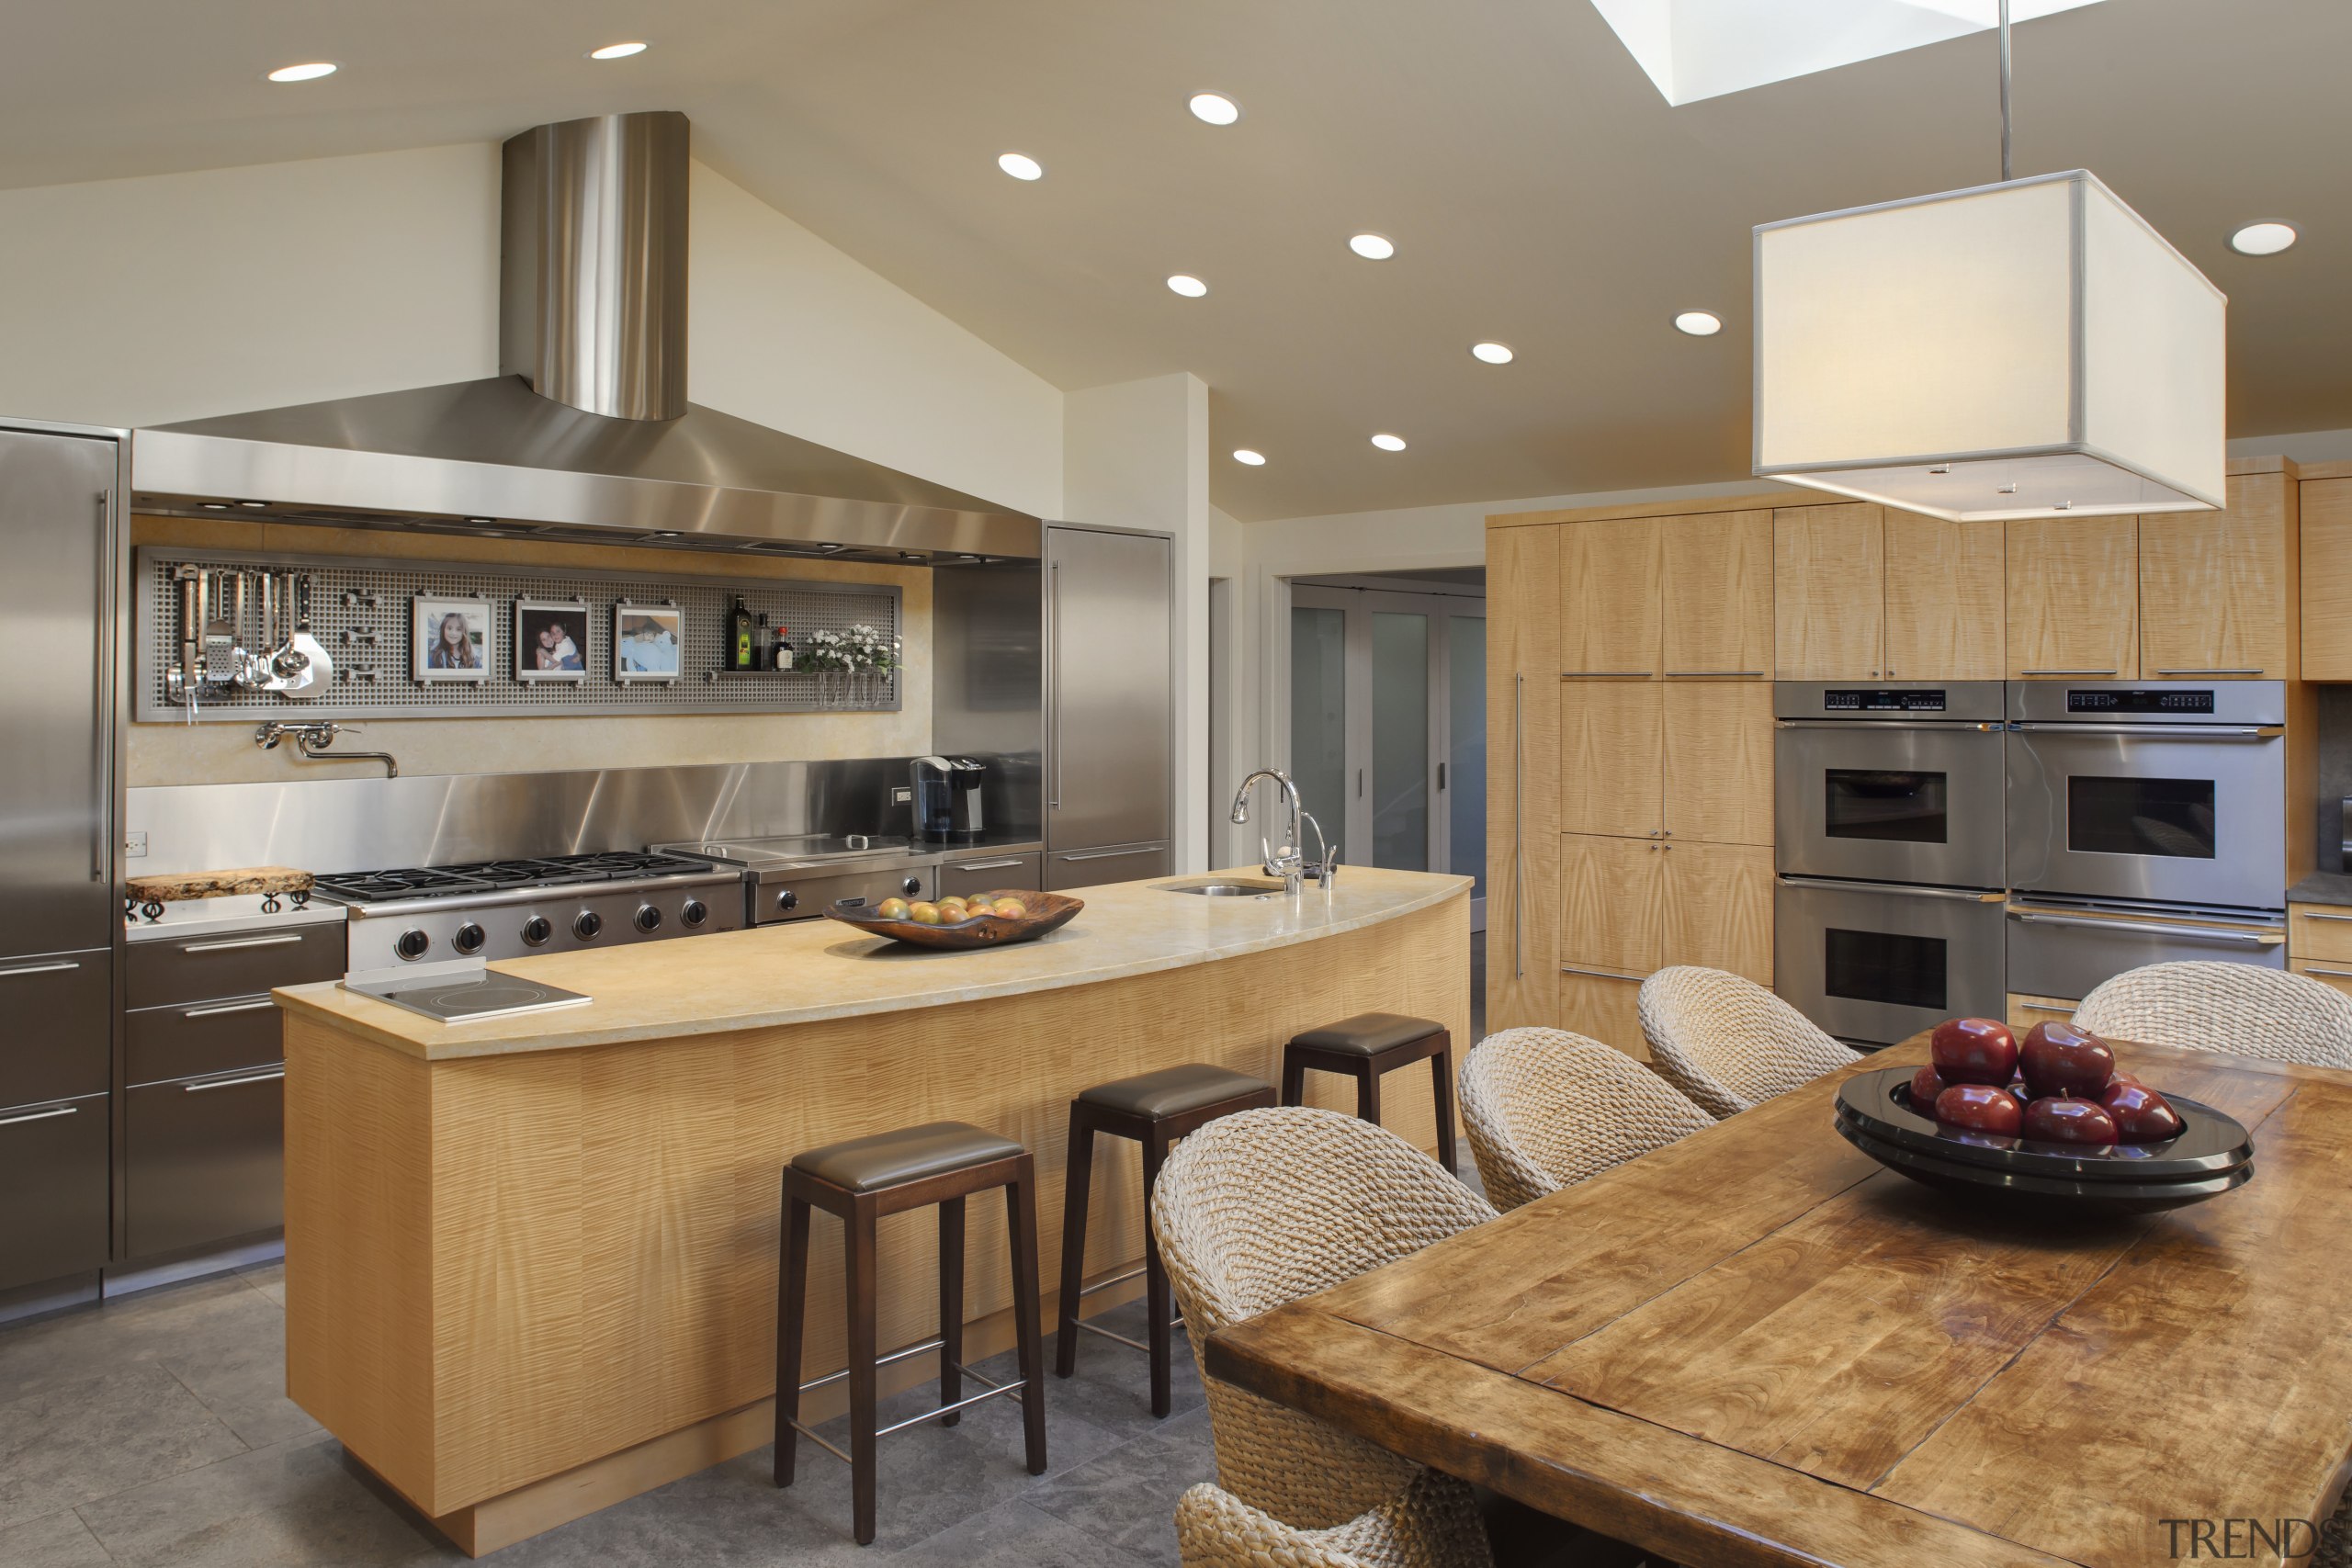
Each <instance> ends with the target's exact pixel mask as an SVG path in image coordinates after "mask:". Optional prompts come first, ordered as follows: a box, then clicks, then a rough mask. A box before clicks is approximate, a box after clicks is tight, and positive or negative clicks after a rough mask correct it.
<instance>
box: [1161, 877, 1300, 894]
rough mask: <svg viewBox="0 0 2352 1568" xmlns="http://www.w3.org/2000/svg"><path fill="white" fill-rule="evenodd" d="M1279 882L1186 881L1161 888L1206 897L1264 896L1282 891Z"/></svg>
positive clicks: (1166, 890) (1167, 891)
mask: <svg viewBox="0 0 2352 1568" xmlns="http://www.w3.org/2000/svg"><path fill="white" fill-rule="evenodd" d="M1282 890H1283V885H1282V884H1281V883H1279V882H1257V881H1251V882H1185V883H1178V884H1174V885H1171V886H1166V887H1163V888H1161V889H1160V891H1161V892H1162V893H1197V894H1199V895H1200V896H1201V897H1204V898H1263V897H1266V896H1267V895H1268V894H1270V893H1280V892H1281V891H1282Z"/></svg>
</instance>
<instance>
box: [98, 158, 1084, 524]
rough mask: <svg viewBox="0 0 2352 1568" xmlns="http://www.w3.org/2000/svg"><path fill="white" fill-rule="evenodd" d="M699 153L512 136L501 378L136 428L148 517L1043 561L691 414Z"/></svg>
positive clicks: (793, 445) (942, 492) (984, 517)
mask: <svg viewBox="0 0 2352 1568" xmlns="http://www.w3.org/2000/svg"><path fill="white" fill-rule="evenodd" d="M691 152H692V129H691V127H690V126H689V124H688V122H687V120H686V117H685V116H684V115H682V114H676V113H672V112H666V111H665V112H657V113H646V114H626V115H604V116H598V117H595V118H589V119H578V120H567V121H564V122H563V123H561V124H557V125H543V126H539V127H537V128H535V129H534V130H527V131H525V132H524V133H523V134H521V135H519V136H516V137H514V138H513V139H511V140H510V141H507V142H506V144H505V147H504V152H503V194H502V223H501V244H502V251H501V257H500V278H499V282H500V300H499V305H500V312H499V344H498V348H499V367H500V370H501V372H502V373H501V374H500V375H498V376H496V377H493V378H490V379H488V380H482V381H459V382H453V383H451V384H448V385H446V386H439V387H424V388H417V389H409V390H403V391H396V392H379V393H374V394H371V395H368V396H364V397H355V398H340V399H335V400H331V401H327V402H319V403H301V404H297V405H294V406H291V407H288V408H278V409H266V410H262V411H259V412H253V413H241V414H229V415H224V416H221V417H220V418H214V419H202V420H192V421H188V422H187V423H179V424H169V425H162V426H158V427H154V428H152V429H144V430H141V431H138V432H136V433H135V434H134V435H133V437H132V442H131V484H132V490H133V495H134V504H135V505H137V506H138V507H139V508H140V509H141V510H142V511H149V512H161V513H170V514H175V515H183V516H217V515H220V513H224V512H229V513H235V514H237V515H241V516H245V517H260V518H266V519H270V520H275V521H286V522H315V523H326V524H334V525H343V526H353V527H374V528H413V529H422V530H424V531H428V532H441V533H465V534H487V535H492V536H511V535H517V534H522V535H528V534H534V533H536V534H539V535H542V536H551V537H560V538H563V539H566V540H579V541H603V542H610V543H615V544H650V545H656V546H662V547H675V548H701V549H718V550H746V551H754V552H765V553H775V554H787V555H788V554H801V553H806V554H810V555H825V556H834V557H842V558H861V559H886V560H908V559H913V560H921V561H930V560H933V559H935V558H946V559H956V558H973V557H978V558H998V557H1017V558H1029V559H1035V558H1037V557H1038V556H1039V555H1040V554H1041V553H1042V544H1043V536H1042V528H1041V525H1040V524H1039V522H1038V520H1037V519H1036V518H1035V517H1034V516H1031V515H1029V514H1028V513H1022V512H1017V511H1014V510H1012V509H1011V508H1007V507H1002V506H998V505H996V504H994V503H992V502H987V501H983V500H981V499H980V498H978V497H977V496H972V495H967V494H965V493H963V492H962V491H954V490H950V489H948V488H947V487H945V486H944V485H936V484H933V483H931V482H930V481H929V480H926V479H916V478H915V477H913V476H912V475H910V474H904V473H900V472H899V471H898V470H897V469H895V468H885V467H883V466H882V465H881V464H878V463H874V462H869V461H867V460H865V459H864V458H860V457H851V456H849V455H848V454H846V453H842V452H837V451H834V450H832V449H831V448H829V447H825V446H819V445H817V444H816V443H815V442H811V441H804V440H802V439H800V438H799V437H797V436H792V435H786V434H783V433H782V432H779V431H775V430H771V429H769V428H767V427H766V426H764V425H760V424H755V423H752V422H751V421H749V420H745V419H739V418H736V417H735V416H733V415H731V414H725V413H720V412H718V411H716V410H713V409H707V408H704V407H702V406H700V405H699V404H695V403H690V402H688V401H687V400H686V396H685V389H686V273H687V223H688V220H687V200H686V194H687V186H688V183H689V178H690V170H691Z"/></svg>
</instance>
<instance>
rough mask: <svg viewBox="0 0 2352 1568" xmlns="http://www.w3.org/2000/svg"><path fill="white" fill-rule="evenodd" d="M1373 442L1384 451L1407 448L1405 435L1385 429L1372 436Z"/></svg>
mask: <svg viewBox="0 0 2352 1568" xmlns="http://www.w3.org/2000/svg"><path fill="white" fill-rule="evenodd" d="M1372 444H1373V445H1374V446H1377V447H1379V448H1380V449H1381V450H1382V451H1383V452H1402V451H1403V450H1404V449H1405V438H1404V437H1403V436H1401V435H1391V434H1388V433H1387V432H1386V431H1385V430H1384V431H1382V432H1381V433H1380V434H1377V435H1375V436H1374V437H1373V438H1372Z"/></svg>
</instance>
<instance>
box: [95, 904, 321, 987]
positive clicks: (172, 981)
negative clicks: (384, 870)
mask: <svg viewBox="0 0 2352 1568" xmlns="http://www.w3.org/2000/svg"><path fill="white" fill-rule="evenodd" d="M129 952H130V957H129V959H128V960H127V962H128V964H129V966H130V967H129V970H128V973H127V975H126V976H125V980H126V985H125V989H126V991H127V992H128V996H127V998H126V999H125V1001H124V1003H123V1005H124V1006H125V1007H130V1008H156V1007H169V1006H171V1005H172V1004H173V1003H175V1002H209V1001H219V1000H220V999H222V998H228V997H249V996H252V995H254V993H255V992H258V991H266V990H268V989H270V988H271V987H274V986H300V985H306V984H308V983H309V982H311V981H312V980H340V979H342V978H343V972H344V969H345V963H344V932H343V922H341V921H340V920H336V921H331V922H326V923H322V924H316V925H307V926H293V927H288V929H287V930H284V931H236V932H232V933H229V934H225V935H216V936H199V935H188V936H184V937H171V938H167V939H164V940H159V941H155V942H132V943H131V944H130V949H129Z"/></svg>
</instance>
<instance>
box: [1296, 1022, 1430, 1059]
mask: <svg viewBox="0 0 2352 1568" xmlns="http://www.w3.org/2000/svg"><path fill="white" fill-rule="evenodd" d="M1444 1028H1445V1026H1444V1025H1443V1024H1442V1023H1432V1022H1430V1021H1429V1020H1428V1019H1426V1018H1408V1017H1407V1016H1406V1015H1405V1014H1403V1013H1401V1012H1360V1013H1358V1014H1356V1015H1355V1017H1353V1018H1343V1019H1341V1020H1340V1021H1339V1022H1337V1023H1327V1024H1325V1025H1324V1026H1323V1027H1322V1028H1320V1029H1310V1030H1307V1031H1306V1032H1304V1033H1301V1034H1295V1035H1293V1036H1292V1037H1291V1043H1292V1044H1294V1045H1306V1046H1310V1047H1312V1048H1314V1049H1315V1050H1317V1051H1339V1052H1345V1053H1346V1054H1347V1055H1351V1056H1377V1055H1380V1053H1382V1052H1383V1051H1393V1050H1395V1049H1396V1048H1397V1046H1399V1045H1409V1044H1411V1043H1413V1042H1414V1041H1416V1040H1426V1039H1428V1038H1429V1037H1430V1035H1432V1034H1438V1033H1442V1032H1443V1031H1444Z"/></svg>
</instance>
